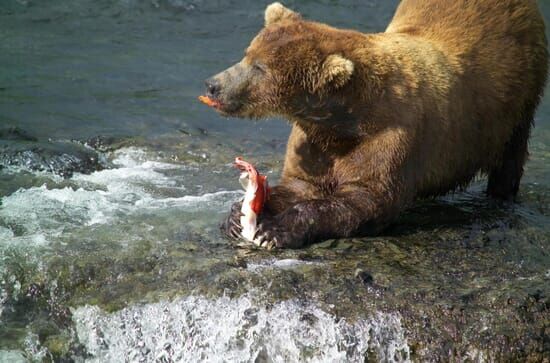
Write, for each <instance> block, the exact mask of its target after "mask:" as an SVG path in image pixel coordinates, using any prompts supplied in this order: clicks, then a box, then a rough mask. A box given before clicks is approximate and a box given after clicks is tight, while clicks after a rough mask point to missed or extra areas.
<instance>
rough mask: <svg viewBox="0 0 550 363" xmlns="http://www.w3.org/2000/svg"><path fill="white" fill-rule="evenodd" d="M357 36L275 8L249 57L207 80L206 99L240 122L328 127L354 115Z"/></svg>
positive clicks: (271, 7)
mask: <svg viewBox="0 0 550 363" xmlns="http://www.w3.org/2000/svg"><path fill="white" fill-rule="evenodd" d="M358 36H361V35H360V33H355V32H350V31H341V30H338V29H335V28H332V27H329V26H327V25H324V24H320V23H315V22H310V21H306V20H304V19H303V18H302V17H301V15H300V14H298V13H296V12H294V11H292V10H290V9H288V8H286V7H284V6H283V5H281V4H280V3H273V4H271V5H269V6H268V7H267V9H266V11H265V26H264V28H263V29H262V30H261V31H260V33H259V34H258V35H257V36H256V37H255V38H254V39H253V40H252V42H251V44H250V46H249V47H248V48H247V49H246V51H245V55H244V58H243V59H242V60H241V61H240V62H239V63H237V64H235V65H234V66H232V67H230V68H228V69H226V70H225V71H223V72H221V73H219V74H217V75H215V76H213V77H212V78H210V79H208V80H207V81H206V87H207V96H208V97H209V98H210V99H213V100H214V101H215V105H216V106H215V107H216V108H217V110H218V111H219V112H220V113H222V114H223V115H227V116H235V117H249V118H263V117H268V116H277V115H279V116H284V117H287V118H289V119H290V120H307V121H310V122H323V120H327V119H330V118H331V115H334V114H335V113H342V111H344V112H349V110H348V107H347V106H346V102H347V101H349V99H350V97H349V94H350V91H351V93H352V94H353V91H352V90H351V89H350V87H352V83H353V78H354V72H356V71H357V70H356V68H357V67H356V65H355V64H354V61H353V60H352V55H353V53H352V50H353V44H354V43H355V41H356V40H357V39H356V37H358ZM346 88H347V90H346ZM345 95H347V97H345Z"/></svg>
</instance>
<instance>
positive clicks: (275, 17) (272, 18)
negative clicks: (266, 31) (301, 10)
mask: <svg viewBox="0 0 550 363" xmlns="http://www.w3.org/2000/svg"><path fill="white" fill-rule="evenodd" d="M296 19H300V14H298V13H296V12H294V11H292V10H290V9H288V8H285V7H284V6H283V5H282V4H281V3H279V2H276V3H273V4H271V5H269V6H268V7H267V8H266V9H265V26H269V25H271V24H274V23H277V22H279V21H282V20H296Z"/></svg>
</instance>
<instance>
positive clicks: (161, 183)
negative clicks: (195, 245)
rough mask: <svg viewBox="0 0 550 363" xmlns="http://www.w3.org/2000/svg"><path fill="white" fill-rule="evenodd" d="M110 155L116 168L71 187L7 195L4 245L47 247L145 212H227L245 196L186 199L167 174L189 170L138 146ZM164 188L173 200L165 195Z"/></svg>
mask: <svg viewBox="0 0 550 363" xmlns="http://www.w3.org/2000/svg"><path fill="white" fill-rule="evenodd" d="M110 157H111V158H112V163H113V164H114V165H115V166H116V168H114V169H105V170H101V171H97V172H94V173H92V174H89V175H86V174H75V175H74V176H73V177H72V179H71V186H64V187H62V186H63V185H58V186H57V187H55V186H54V187H52V186H51V185H49V184H48V185H46V184H44V185H42V186H37V187H31V188H27V189H19V190H17V191H16V192H14V193H12V194H11V195H9V196H6V197H3V198H2V200H1V204H0V241H3V242H5V241H11V242H18V243H19V244H20V245H21V244H29V243H31V244H42V245H45V244H47V243H48V241H49V240H50V239H52V238H53V239H55V237H57V236H60V235H61V234H65V233H67V232H69V231H70V230H71V228H83V227H84V228H86V227H87V226H93V225H97V224H105V223H110V222H112V221H113V220H114V219H117V218H119V217H120V216H121V215H128V214H131V213H139V212H141V211H143V210H144V209H158V208H179V209H183V210H186V211H190V212H193V211H197V210H207V211H218V210H225V209H227V206H228V205H229V204H230V203H231V202H232V201H234V200H236V199H237V198H238V197H239V196H240V195H241V194H242V192H240V191H219V192H214V193H206V194H203V195H184V194H185V186H184V185H183V184H184V183H185V180H184V181H183V183H182V181H181V180H179V181H178V180H176V179H177V178H175V177H173V176H170V175H167V173H165V172H167V171H171V170H176V171H178V172H180V174H179V175H180V176H181V175H182V174H183V176H182V177H183V178H185V171H186V170H189V169H190V167H188V166H185V165H181V164H171V163H165V162H161V161H155V160H150V155H149V154H148V153H147V152H145V151H144V150H141V149H137V148H125V149H120V150H116V151H114V152H113V153H112V155H110ZM181 171H183V173H181ZM42 173H43V172H42ZM168 174H169V173H168ZM51 175H52V180H53V181H54V182H60V179H59V177H57V176H55V175H54V174H51ZM178 182H179V183H178ZM65 185H66V184H65ZM166 190H169V193H168V195H169V196H166V195H165V194H164V192H165V191H166ZM178 194H180V195H182V196H181V197H178V196H177V195H178ZM173 195H176V196H175V197H174V196H173ZM2 225H3V226H2ZM14 226H15V228H16V229H18V233H17V235H14V233H13V232H12V231H11V230H10V228H14ZM6 227H9V228H6Z"/></svg>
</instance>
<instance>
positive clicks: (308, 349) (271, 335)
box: [73, 296, 410, 362]
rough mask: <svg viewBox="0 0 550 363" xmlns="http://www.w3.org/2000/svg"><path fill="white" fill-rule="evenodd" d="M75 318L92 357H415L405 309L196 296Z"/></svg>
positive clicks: (89, 311)
mask: <svg viewBox="0 0 550 363" xmlns="http://www.w3.org/2000/svg"><path fill="white" fill-rule="evenodd" d="M73 320H74V322H75V325H76V332H77V336H78V339H79V340H80V342H81V343H82V344H83V345H84V346H85V347H86V350H87V352H88V353H89V354H90V358H89V359H88V360H87V361H88V362H105V361H113V362H123V361H140V362H157V361H160V362H197V361H208V362H226V361H239V362H254V361H257V360H260V361H265V360H267V361H273V362H296V361H308V362H344V361H345V362H363V361H364V360H365V357H366V356H367V355H368V356H369V357H371V358H375V359H378V360H380V361H387V362H407V361H409V360H410V352H409V347H408V345H407V340H406V338H405V332H404V330H403V327H402V325H401V320H400V317H399V315H398V314H388V313H377V314H375V316H373V317H372V318H371V319H367V320H357V321H355V322H348V321H346V320H345V319H337V318H336V317H335V316H333V315H331V314H329V313H327V312H325V311H323V310H322V309H321V308H319V307H317V306H315V305H314V304H305V303H300V302H298V301H296V300H289V301H282V302H279V303H276V304H273V305H271V306H265V305H264V304H258V303H256V302H254V300H253V299H252V298H251V297H250V296H244V297H241V298H238V299H230V298H228V297H221V298H217V299H207V298H205V297H197V296H191V297H186V298H180V299H176V300H174V301H171V302H159V303H155V304H147V305H139V306H131V307H128V308H126V309H123V310H121V311H118V312H114V313H110V314H109V313H106V312H104V311H102V310H101V309H99V308H98V307H95V306H84V307H79V308H78V309H76V310H74V311H73ZM371 355H375V357H372V356H371Z"/></svg>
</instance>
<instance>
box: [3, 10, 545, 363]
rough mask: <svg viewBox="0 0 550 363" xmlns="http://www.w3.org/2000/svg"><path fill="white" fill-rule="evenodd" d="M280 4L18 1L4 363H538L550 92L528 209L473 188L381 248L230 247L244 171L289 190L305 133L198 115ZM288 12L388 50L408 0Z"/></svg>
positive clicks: (536, 140) (9, 96)
mask: <svg viewBox="0 0 550 363" xmlns="http://www.w3.org/2000/svg"><path fill="white" fill-rule="evenodd" d="M266 5H267V3H265V2H257V1H251V0H244V1H231V0H211V1H206V0H195V1H186V0H72V1H61V0H50V1H47V2H44V1H38V0H36V1H35V0H3V1H2V5H1V7H0V148H1V150H0V152H1V153H2V154H1V155H0V165H1V169H0V362H19V361H21V362H24V361H87V362H88V361H89V362H109V361H112V362H124V361H142V362H156V361H158V362H170V361H188V362H195V361H200V360H204V361H258V362H263V361H268V362H270V361H272V362H288V361H298V360H305V361H357V362H363V361H365V360H368V361H377V360H380V361H397V362H401V361H409V360H413V361H414V360H418V359H420V360H421V359H438V358H439V359H443V358H442V357H447V358H448V357H450V356H452V357H462V358H464V357H466V358H467V359H471V360H472V361H484V360H485V359H490V358H491V354H493V353H491V352H497V353H498V352H502V354H504V355H503V356H506V355H505V354H507V353H506V352H508V351H507V350H506V349H507V348H506V346H507V344H508V345H510V344H512V345H514V344H517V345H518V346H519V345H520V344H524V345H525V346H526V347H528V346H530V345H529V344H530V343H531V342H532V341H534V342H535V343H533V344H535V348H536V349H538V351H541V349H539V348H537V347H539V346H541V347H542V346H544V343H540V342H541V341H543V339H542V338H541V337H540V336H539V335H537V334H543V335H544V334H545V333H544V329H542V330H541V325H540V324H543V322H544V321H548V319H549V316H550V315H549V313H548V306H549V300H548V299H549V296H550V287H549V286H550V255H549V253H550V251H549V249H550V95H549V96H548V97H546V98H545V99H544V101H543V103H542V105H541V107H540V109H539V112H538V114H537V118H536V128H535V129H534V132H533V136H532V139H531V144H530V150H531V159H530V161H529V163H528V164H527V167H526V173H525V177H524V179H523V183H522V187H521V191H520V195H519V201H520V202H519V203H518V204H516V205H496V204H495V203H494V202H492V201H490V200H488V199H487V198H485V196H484V195H483V186H484V180H483V178H479V180H476V181H475V182H474V183H473V184H472V186H471V187H470V188H468V189H467V190H465V191H461V192H457V193H454V194H453V195H451V196H448V197H445V198H439V199H437V200H434V201H424V202H419V204H418V206H416V207H415V208H413V209H412V210H411V211H409V212H407V213H405V214H404V216H403V217H402V218H401V219H400V221H399V223H397V224H396V226H395V227H393V228H391V229H390V230H389V231H387V232H385V233H384V235H382V236H379V237H373V238H365V239H360V240H342V241H327V242H325V243H322V244H319V245H316V246H312V247H309V248H306V249H304V250H301V251H278V252H267V251H262V250H250V249H241V248H236V247H235V246H232V245H231V244H230V243H229V242H228V241H227V240H225V239H224V238H222V237H221V236H220V234H219V232H218V227H217V226H218V222H219V221H220V220H221V218H222V217H223V216H224V214H225V213H226V212H227V210H228V208H229V207H230V205H231V204H232V203H233V202H234V201H236V200H237V199H239V198H240V197H241V195H242V192H241V191H240V188H239V184H238V182H237V173H236V171H235V170H234V169H233V168H232V167H231V162H232V160H233V158H234V157H235V156H238V155H243V156H245V157H246V158H247V159H250V160H251V161H253V162H255V163H256V164H257V166H258V167H259V168H260V169H261V171H262V172H265V173H267V175H268V177H269V179H270V180H271V182H272V183H275V182H276V181H277V179H278V176H279V173H280V170H281V166H282V165H281V161H282V159H283V154H284V149H285V142H286V137H287V135H288V132H289V127H288V125H287V124H286V123H285V122H284V121H282V120H266V121H261V122H251V121H247V120H236V119H225V118H221V117H219V116H218V115H217V114H215V113H214V112H213V111H211V110H209V109H207V108H206V107H205V106H203V105H201V104H199V103H198V102H197V100H196V97H197V95H198V94H200V93H202V92H203V80H204V79H205V78H207V77H208V76H210V75H212V74H214V73H216V72H218V71H220V70H222V69H224V68H226V67H227V66H228V65H230V64H232V63H234V62H236V61H237V60H239V59H240V58H241V56H242V53H243V49H245V47H246V46H247V44H248V43H249V41H250V40H251V39H252V37H253V36H254V35H255V34H256V33H257V32H258V30H259V29H260V28H261V25H262V21H263V9H264V8H265V6H266ZM286 5H288V6H290V7H292V8H294V9H296V10H298V11H299V12H301V13H302V14H303V15H305V16H306V17H308V18H311V19H317V20H319V21H323V22H327V23H330V24H332V25H335V26H340V27H349V28H354V29H358V30H361V31H372V32H374V31H381V30H383V29H384V27H385V25H386V24H387V23H388V21H389V20H390V18H391V16H392V14H393V11H394V10H395V7H396V5H397V1H395V0H392V1H387V0H372V1H359V0H349V1H320V2H313V1H303V2H302V1H300V2H297V1H290V2H288V3H287V4H286ZM541 8H542V10H543V11H544V13H545V16H547V17H548V18H550V3H548V2H541ZM510 301H512V302H510ZM533 301H534V302H533ZM525 304H527V305H525ZM529 304H531V305H529ZM505 306H506V307H505ZM510 306H511V307H510ZM524 306H528V307H532V309H531V308H525V309H524V310H525V311H528V312H529V314H531V315H529V314H528V313H524V312H523V311H524V310H522V309H523V307H524ZM529 309H531V310H532V311H531V310H529ZM522 314H523V315H522ZM525 314H527V315H525ZM518 316H519V317H520V320H521V319H523V320H521V322H520V323H516V325H517V326H519V327H521V331H514V328H510V319H513V318H515V317H518ZM521 317H523V318H521ZM530 319H531V320H532V321H534V322H532V321H531V320H530ZM541 319H542V320H541ZM545 319H546V320H545ZM537 321H538V323H537ZM522 324H523V325H522ZM449 327H451V328H449ZM518 329H520V328H518ZM510 331H511V332H510ZM540 331H542V333H540ZM453 332H454V333H453ZM537 332H538V333H537ZM503 336H504V337H507V338H506V339H509V340H508V342H511V343H507V344H505V343H503V340H502V337H503ZM541 339H542V340H541ZM536 342H539V343H540V344H539V345H536V344H537V343H536ZM446 344H447V345H446ZM449 344H451V348H449ZM546 348H548V347H547V345H546ZM536 349H535V350H536ZM523 351H525V352H528V351H529V349H528V348H524V349H523ZM497 353H494V354H497ZM539 353H540V352H539ZM545 353H547V352H545V351H544V349H543V350H542V354H543V355H544V354H545ZM498 354H500V353H498ZM510 354H511V353H510ZM514 354H515V353H514ZM526 354H527V353H526ZM537 354H538V353H537ZM495 357H499V356H498V355H496V356H495ZM506 357H513V355H512V356H506ZM519 357H521V356H519Z"/></svg>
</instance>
